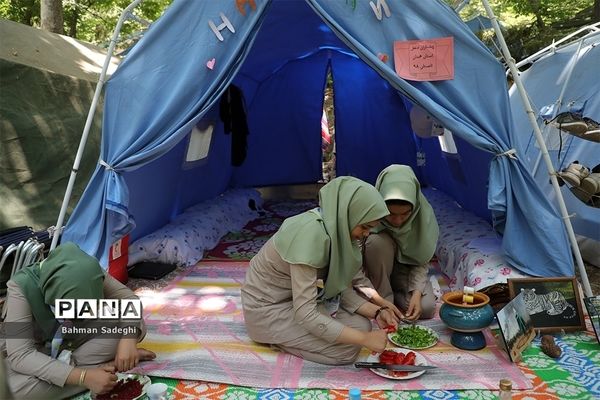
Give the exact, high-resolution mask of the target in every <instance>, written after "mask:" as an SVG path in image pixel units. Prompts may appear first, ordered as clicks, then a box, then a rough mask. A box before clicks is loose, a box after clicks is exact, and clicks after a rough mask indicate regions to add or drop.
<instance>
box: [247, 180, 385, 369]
mask: <svg viewBox="0 0 600 400" xmlns="http://www.w3.org/2000/svg"><path fill="white" fill-rule="evenodd" d="M387 214H388V210H387V207H386V205H385V203H384V201H383V199H382V198H381V196H380V195H379V193H378V192H377V190H376V189H375V188H374V187H373V186H371V185H369V184H368V183H365V182H363V181H361V180H359V179H356V178H352V177H339V178H336V179H334V180H332V181H331V182H329V183H328V184H327V185H325V186H324V187H323V188H321V190H320V191H319V208H315V209H313V210H309V211H306V212H304V213H302V214H299V215H296V216H294V217H291V218H288V219H287V220H285V221H284V223H283V224H282V226H281V228H280V229H279V231H277V233H275V235H274V236H273V237H272V238H271V239H270V240H269V241H267V243H265V245H264V246H263V247H262V249H261V250H260V251H259V253H258V254H257V255H256V256H255V257H254V258H252V260H251V261H250V268H249V269H248V272H247V274H246V281H245V283H244V285H243V286H242V304H243V311H244V318H245V322H246V327H247V329H248V334H249V336H250V337H251V338H252V339H253V340H255V341H257V342H260V343H268V344H271V345H273V346H275V347H277V348H279V349H281V350H283V351H286V352H289V353H291V354H294V355H297V356H299V357H302V358H305V359H308V360H311V361H315V362H319V363H323V364H347V363H351V362H353V361H354V360H355V359H356V357H357V356H358V353H359V352H360V349H361V348H362V347H363V346H364V347H368V348H369V349H371V350H373V351H382V350H383V349H384V348H385V345H386V341H387V339H386V332H385V331H384V330H377V331H373V332H371V322H370V319H371V318H374V319H376V321H377V322H378V323H379V324H380V326H382V325H383V326H388V325H390V324H394V323H395V317H394V314H393V313H392V312H391V311H390V310H389V309H381V308H380V307H379V306H377V305H375V304H373V303H371V302H369V301H367V300H366V299H365V298H364V297H362V296H361V295H360V294H358V293H357V292H356V290H355V289H354V287H353V284H354V282H358V281H361V280H366V278H365V277H364V274H363V272H362V269H361V264H362V255H361V250H360V246H361V243H362V242H363V240H364V238H366V237H367V236H368V235H369V233H370V230H371V229H373V228H375V227H376V226H377V225H378V223H379V220H380V219H381V218H383V217H385V216H386V215H387Z"/></svg>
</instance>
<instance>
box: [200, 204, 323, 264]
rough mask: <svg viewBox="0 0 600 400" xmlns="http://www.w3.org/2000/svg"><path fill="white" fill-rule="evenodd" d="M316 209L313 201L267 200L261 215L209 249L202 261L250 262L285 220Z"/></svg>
mask: <svg viewBox="0 0 600 400" xmlns="http://www.w3.org/2000/svg"><path fill="white" fill-rule="evenodd" d="M316 206H317V202H316V201H315V200H295V201H292V200H290V201H267V202H265V204H264V210H263V211H262V212H263V214H264V215H262V216H261V217H260V218H257V219H255V220H253V221H250V222H249V223H248V224H247V225H246V226H245V227H244V228H243V229H242V230H241V231H239V232H230V233H228V234H227V235H225V236H224V237H223V238H222V239H221V241H220V242H219V244H218V245H217V246H216V247H215V248H214V249H212V250H210V251H209V252H208V253H207V254H206V255H205V257H204V260H231V261H245V260H250V259H251V258H252V257H254V255H255V254H256V253H258V251H259V250H260V248H261V247H262V246H263V245H264V244H265V242H266V241H267V240H269V238H270V237H271V236H272V235H273V234H274V233H275V232H277V229H279V227H280V226H281V224H282V223H283V220H285V219H286V218H288V217H291V216H292V215H296V214H300V213H301V212H304V211H306V210H310V209H311V208H314V207H316Z"/></svg>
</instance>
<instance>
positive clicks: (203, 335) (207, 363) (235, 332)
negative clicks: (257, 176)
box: [138, 261, 532, 390]
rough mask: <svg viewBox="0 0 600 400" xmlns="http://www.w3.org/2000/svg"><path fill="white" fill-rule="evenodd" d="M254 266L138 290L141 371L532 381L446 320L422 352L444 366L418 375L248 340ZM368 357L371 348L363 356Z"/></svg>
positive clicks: (213, 267)
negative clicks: (457, 333) (332, 362)
mask: <svg viewBox="0 0 600 400" xmlns="http://www.w3.org/2000/svg"><path fill="white" fill-rule="evenodd" d="M247 264H248V263H247V262H216V261H207V262H201V263H199V264H198V265H196V266H195V267H193V268H190V269H189V270H187V271H186V272H185V273H184V274H183V275H182V276H180V277H179V278H177V279H176V280H175V281H174V282H173V283H172V284H171V285H169V286H168V287H166V288H165V289H163V290H161V291H160V292H155V291H143V290H142V291H138V295H139V296H140V298H141V299H142V303H143V305H144V314H145V320H146V326H147V330H148V333H147V335H146V338H145V340H144V342H143V344H142V345H143V346H144V347H146V348H148V349H150V350H153V351H155V352H156V353H157V354H158V357H157V359H156V360H155V361H154V362H149V363H144V364H143V366H142V367H141V368H140V372H142V373H145V374H148V375H152V376H163V377H171V378H179V379H197V380H203V381H210V382H220V383H226V384H230V385H237V386H249V387H263V388H282V387H284V388H290V389H298V388H319V389H338V390H347V389H349V388H350V387H354V386H360V387H362V388H363V389H365V390H425V389H428V390H432V389H440V390H452V389H495V388H496V387H497V386H498V382H499V380H500V379H502V378H506V377H508V378H510V379H511V380H512V382H513V387H515V388H531V387H532V386H531V383H530V380H529V379H527V378H526V377H525V375H523V373H522V372H521V370H519V368H517V367H516V366H515V365H514V364H511V363H510V362H509V361H508V360H507V357H506V356H505V355H504V353H502V351H501V350H500V349H499V348H498V347H497V346H496V344H495V341H494V338H493V337H492V336H491V334H489V335H488V346H487V347H486V348H484V349H482V350H479V351H465V350H460V349H457V348H455V347H453V346H452V345H450V334H451V331H450V330H449V329H448V328H446V326H445V325H444V324H443V322H441V321H440V320H439V319H433V320H430V321H423V322H422V324H423V325H426V326H429V327H430V328H432V329H434V330H435V331H436V332H438V334H439V336H440V340H439V342H438V344H437V345H436V346H435V347H433V348H431V349H428V350H426V351H422V352H421V354H422V355H423V356H424V357H425V358H426V359H427V361H428V363H430V364H432V365H437V366H438V369H436V370H433V371H428V372H427V373H426V374H424V375H422V376H421V377H419V379H412V380H390V379H386V378H382V377H379V376H377V375H375V374H373V373H372V372H371V371H369V370H367V369H356V368H354V367H353V366H328V365H322V364H317V363H312V362H309V361H305V360H302V359H300V358H298V357H294V356H292V355H290V354H287V353H282V352H277V351H274V350H272V349H271V348H270V347H269V346H265V345H260V344H257V343H255V342H253V341H252V340H250V338H248V336H247V334H246V329H245V326H244V321H243V315H242V312H241V300H240V290H239V289H240V286H241V284H242V282H243V280H244V277H245V273H246V269H247ZM368 355H369V354H368V352H367V351H366V350H365V352H364V354H362V355H361V357H362V358H363V359H366V358H367V357H368Z"/></svg>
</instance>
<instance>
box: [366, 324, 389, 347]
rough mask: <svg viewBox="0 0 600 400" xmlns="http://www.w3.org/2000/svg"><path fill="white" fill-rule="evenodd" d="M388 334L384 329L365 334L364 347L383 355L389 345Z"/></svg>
mask: <svg viewBox="0 0 600 400" xmlns="http://www.w3.org/2000/svg"><path fill="white" fill-rule="evenodd" d="M387 342H388V339H387V332H386V331H385V330H384V329H376V330H374V331H371V332H367V333H366V334H365V342H364V343H363V346H364V347H366V348H368V349H369V350H371V351H374V352H377V353H381V352H382V351H383V350H385V346H386V345H387Z"/></svg>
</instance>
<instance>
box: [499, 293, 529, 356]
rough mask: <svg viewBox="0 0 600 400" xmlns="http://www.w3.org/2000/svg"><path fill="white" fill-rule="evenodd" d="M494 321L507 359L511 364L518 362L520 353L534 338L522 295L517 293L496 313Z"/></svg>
mask: <svg viewBox="0 0 600 400" xmlns="http://www.w3.org/2000/svg"><path fill="white" fill-rule="evenodd" d="M496 319H497V320H498V327H499V328H500V333H501V334H502V339H503V340H504V344H505V346H506V352H507V353H508V357H509V358H510V360H511V361H512V362H517V361H519V360H520V359H521V353H522V352H523V350H525V349H526V348H527V346H529V343H531V341H532V340H533V338H534V337H535V329H534V327H533V322H532V321H531V317H530V316H529V312H528V311H527V306H526V305H525V300H524V296H523V293H519V294H518V295H517V296H515V298H514V299H512V300H511V301H510V302H508V303H507V304H506V305H505V306H504V307H503V308H502V309H501V310H500V311H498V312H497V313H496Z"/></svg>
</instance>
